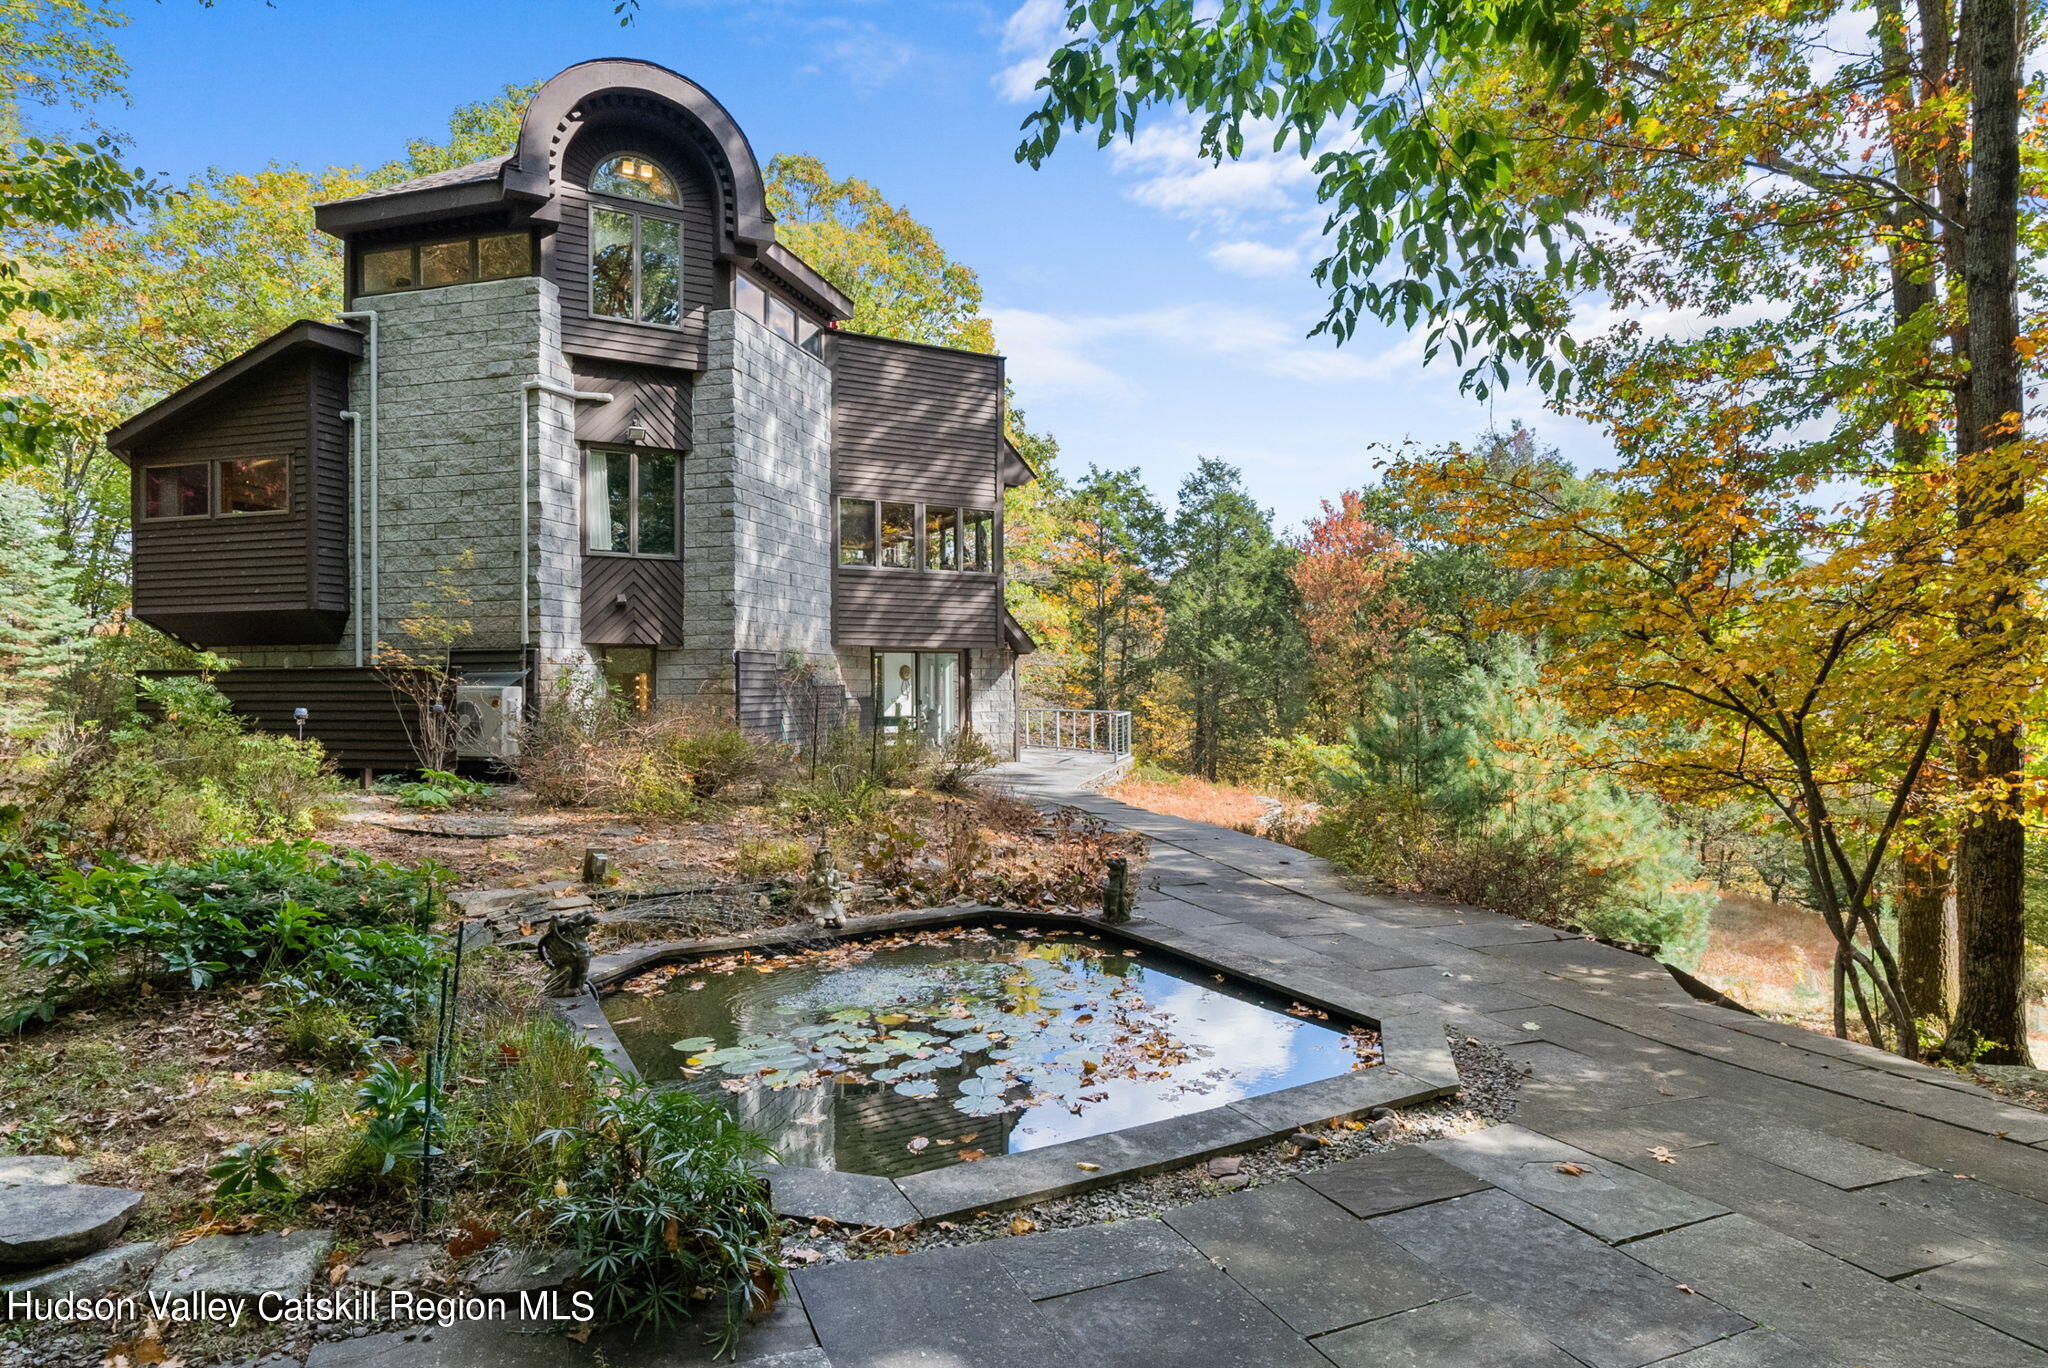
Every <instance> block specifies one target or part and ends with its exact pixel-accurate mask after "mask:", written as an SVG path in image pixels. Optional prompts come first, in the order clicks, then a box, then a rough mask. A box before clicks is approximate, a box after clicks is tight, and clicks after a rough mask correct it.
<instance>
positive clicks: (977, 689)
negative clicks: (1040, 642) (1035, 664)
mask: <svg viewBox="0 0 2048 1368" xmlns="http://www.w3.org/2000/svg"><path fill="white" fill-rule="evenodd" d="M967 689H968V696H969V699H970V702H969V713H970V717H969V721H970V723H971V724H972V726H973V727H974V730H975V731H976V732H977V733H979V735H980V736H981V739H982V740H984V741H986V742H988V744H989V746H990V747H991V748H992V749H993V750H994V751H995V753H996V754H997V755H999V756H1001V757H1002V758H1003V759H1005V760H1015V759H1016V758H1017V657H1016V654H1015V653H1014V652H1012V651H1011V650H1010V648H1009V647H1007V646H997V647H994V648H992V649H989V650H976V651H969V652H968V653H967Z"/></svg>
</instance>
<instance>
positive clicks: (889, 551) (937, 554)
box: [839, 499, 996, 574]
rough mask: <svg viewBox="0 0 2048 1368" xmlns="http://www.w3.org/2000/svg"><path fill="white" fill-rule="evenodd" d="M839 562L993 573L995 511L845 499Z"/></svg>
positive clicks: (841, 520)
mask: <svg viewBox="0 0 2048 1368" xmlns="http://www.w3.org/2000/svg"><path fill="white" fill-rule="evenodd" d="M839 563H840V564H841V565H864V566H879V567H880V568H882V569H885V570H915V569H918V568H920V567H922V568H924V569H926V570H967V571H973V572H976V573H979V574H994V573H995V569H996V515H995V511H994V510H993V509H987V508H953V507H949V506H947V505H943V504H915V503H897V502H894V501H891V500H888V499H881V500H876V499H841V500H840V501H839Z"/></svg>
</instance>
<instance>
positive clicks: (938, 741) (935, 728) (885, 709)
mask: <svg viewBox="0 0 2048 1368" xmlns="http://www.w3.org/2000/svg"><path fill="white" fill-rule="evenodd" d="M960 681H961V674H960V653H959V652H958V651H876V652H875V695H874V696H875V727H876V730H878V731H879V732H880V733H881V735H882V739H883V740H884V741H925V742H929V743H931V744H932V745H937V746H943V745H945V744H946V743H947V742H949V741H951V740H952V739H953V738H954V737H955V736H956V735H958V734H959V731H960V713H961V694H960V687H961V685H960Z"/></svg>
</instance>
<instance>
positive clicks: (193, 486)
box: [142, 456, 291, 521]
mask: <svg viewBox="0 0 2048 1368" xmlns="http://www.w3.org/2000/svg"><path fill="white" fill-rule="evenodd" d="M290 510H291V461H290V459H289V458H287V457H284V456H229V457H225V458H223V459H220V460H213V461H188V462H185V463H183V464H180V465H156V466H145V467H143V470H142V516H143V518H144V519H145V520H148V521H154V520H156V519H161V518H204V517H207V516H209V515H215V514H218V515H222V516H234V515H238V514H249V513H285V512H289V511H290Z"/></svg>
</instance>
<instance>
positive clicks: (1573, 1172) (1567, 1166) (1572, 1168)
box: [1557, 1162, 1586, 1178]
mask: <svg viewBox="0 0 2048 1368" xmlns="http://www.w3.org/2000/svg"><path fill="white" fill-rule="evenodd" d="M1557 1171H1558V1172H1559V1173H1562V1174H1563V1175H1564V1176H1565V1177H1567V1178H1580V1177H1583V1176H1585V1172H1586V1166H1585V1165H1584V1164H1574V1163H1570V1162H1566V1163H1562V1164H1559V1165H1558V1166H1557Z"/></svg>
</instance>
